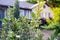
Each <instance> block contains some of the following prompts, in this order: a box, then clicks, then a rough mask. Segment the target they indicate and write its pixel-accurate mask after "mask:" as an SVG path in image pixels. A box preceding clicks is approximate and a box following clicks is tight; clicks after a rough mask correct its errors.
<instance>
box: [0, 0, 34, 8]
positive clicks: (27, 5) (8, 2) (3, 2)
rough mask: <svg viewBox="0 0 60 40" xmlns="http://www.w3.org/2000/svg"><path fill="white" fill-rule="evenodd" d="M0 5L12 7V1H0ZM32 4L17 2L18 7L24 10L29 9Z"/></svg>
mask: <svg viewBox="0 0 60 40" xmlns="http://www.w3.org/2000/svg"><path fill="white" fill-rule="evenodd" d="M0 5H5V6H14V0H0ZM33 5H34V4H31V3H28V2H25V1H24V2H23V1H19V7H20V8H26V9H31V7H32V6H33Z"/></svg>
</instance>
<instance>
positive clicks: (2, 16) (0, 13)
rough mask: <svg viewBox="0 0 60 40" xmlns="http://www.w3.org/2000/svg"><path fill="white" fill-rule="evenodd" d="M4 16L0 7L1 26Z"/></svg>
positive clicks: (0, 25)
mask: <svg viewBox="0 0 60 40" xmlns="http://www.w3.org/2000/svg"><path fill="white" fill-rule="evenodd" d="M3 18H4V10H2V9H0V27H2V21H1V20H2V19H3Z"/></svg>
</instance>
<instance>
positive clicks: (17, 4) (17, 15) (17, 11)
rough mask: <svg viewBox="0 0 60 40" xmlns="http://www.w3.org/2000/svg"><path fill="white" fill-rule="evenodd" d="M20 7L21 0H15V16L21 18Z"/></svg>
mask: <svg viewBox="0 0 60 40" xmlns="http://www.w3.org/2000/svg"><path fill="white" fill-rule="evenodd" d="M19 10H20V7H19V2H18V0H15V4H14V17H15V18H19V14H20V11H19Z"/></svg>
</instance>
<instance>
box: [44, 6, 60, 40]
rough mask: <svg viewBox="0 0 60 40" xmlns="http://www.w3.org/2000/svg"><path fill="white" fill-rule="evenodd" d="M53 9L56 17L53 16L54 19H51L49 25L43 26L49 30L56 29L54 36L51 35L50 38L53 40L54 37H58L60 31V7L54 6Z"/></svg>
mask: <svg viewBox="0 0 60 40" xmlns="http://www.w3.org/2000/svg"><path fill="white" fill-rule="evenodd" d="M52 11H53V13H54V17H53V18H52V20H49V21H50V23H49V25H48V26H45V27H43V28H45V29H48V30H54V34H53V37H52V36H51V38H50V40H53V39H54V38H56V37H58V36H59V33H60V12H59V11H60V8H58V7H57V8H52ZM49 21H47V22H49Z"/></svg>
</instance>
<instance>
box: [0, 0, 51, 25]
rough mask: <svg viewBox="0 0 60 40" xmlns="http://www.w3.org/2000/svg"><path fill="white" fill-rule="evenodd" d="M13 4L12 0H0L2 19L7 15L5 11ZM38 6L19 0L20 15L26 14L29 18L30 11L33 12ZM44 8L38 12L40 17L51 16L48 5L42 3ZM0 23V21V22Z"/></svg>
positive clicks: (0, 15) (0, 16) (0, 17)
mask: <svg viewBox="0 0 60 40" xmlns="http://www.w3.org/2000/svg"><path fill="white" fill-rule="evenodd" d="M13 6H14V0H0V19H3V18H4V17H5V16H7V14H6V12H7V10H8V8H9V7H13ZM37 6H38V4H31V3H28V2H25V1H24V2H23V1H19V7H20V15H22V16H27V17H28V19H31V16H30V14H31V12H34V13H35V9H36V7H37ZM42 8H43V9H44V10H43V12H42V13H41V14H40V16H41V18H49V17H52V14H51V11H50V10H49V6H48V5H46V4H45V5H43V7H42ZM0 24H1V22H0Z"/></svg>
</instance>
